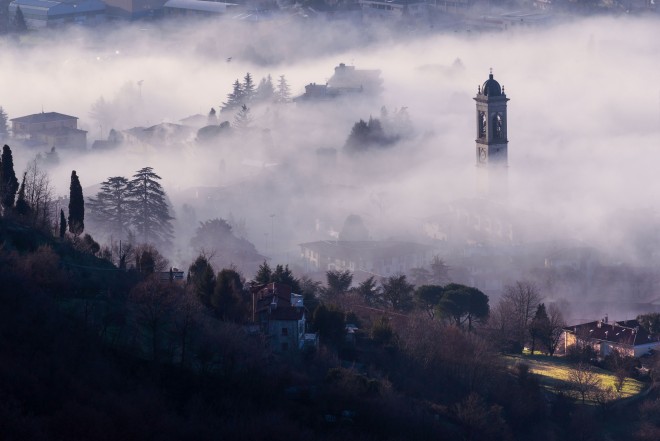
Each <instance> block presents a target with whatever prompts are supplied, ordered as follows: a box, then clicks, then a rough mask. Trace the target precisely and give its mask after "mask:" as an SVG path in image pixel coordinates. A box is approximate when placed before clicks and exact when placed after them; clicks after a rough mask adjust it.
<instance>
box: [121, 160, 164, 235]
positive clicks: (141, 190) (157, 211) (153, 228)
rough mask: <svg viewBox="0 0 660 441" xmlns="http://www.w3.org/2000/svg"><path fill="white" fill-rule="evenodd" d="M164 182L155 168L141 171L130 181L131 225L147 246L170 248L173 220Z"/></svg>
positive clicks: (146, 168)
mask: <svg viewBox="0 0 660 441" xmlns="http://www.w3.org/2000/svg"><path fill="white" fill-rule="evenodd" d="M160 179H161V177H160V176H158V175H157V174H156V173H154V171H153V169H152V168H151V167H144V168H142V169H140V170H138V171H137V172H136V173H135V174H134V175H133V179H132V180H131V181H130V182H129V189H128V196H129V199H130V202H129V211H130V217H131V221H132V222H131V223H132V225H133V226H134V227H135V229H136V231H137V235H138V237H139V238H140V240H142V241H143V242H145V243H151V244H154V245H157V246H161V245H166V246H168V245H170V244H171V242H172V239H173V237H174V234H173V228H172V222H171V221H172V219H174V218H173V217H172V216H171V215H170V211H169V207H168V205H167V201H166V196H165V191H164V190H163V187H162V186H161V185H160V183H159V182H158V181H159V180H160Z"/></svg>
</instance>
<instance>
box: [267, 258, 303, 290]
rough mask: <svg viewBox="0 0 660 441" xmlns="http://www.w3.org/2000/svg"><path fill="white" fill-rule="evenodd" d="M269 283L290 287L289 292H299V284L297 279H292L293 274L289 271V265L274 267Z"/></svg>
mask: <svg viewBox="0 0 660 441" xmlns="http://www.w3.org/2000/svg"><path fill="white" fill-rule="evenodd" d="M270 281H271V282H275V283H282V284H284V285H289V286H290V287H291V292H295V293H299V292H300V282H299V281H298V279H296V278H295V277H293V273H292V272H291V270H290V269H289V265H286V266H282V265H277V266H276V267H275V271H273V274H272V276H271V279H270Z"/></svg>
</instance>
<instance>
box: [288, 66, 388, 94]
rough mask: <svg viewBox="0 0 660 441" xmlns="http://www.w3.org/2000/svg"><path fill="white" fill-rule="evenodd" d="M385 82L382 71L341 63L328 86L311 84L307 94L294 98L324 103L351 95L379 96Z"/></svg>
mask: <svg viewBox="0 0 660 441" xmlns="http://www.w3.org/2000/svg"><path fill="white" fill-rule="evenodd" d="M382 84H383V80H382V79H381V78H380V70H377V69H374V70H368V69H356V68H355V66H347V65H346V64H344V63H340V64H339V66H337V67H335V73H334V75H332V77H331V78H330V79H329V80H328V82H327V83H326V84H316V83H310V84H308V85H306V86H305V93H304V94H303V95H301V96H299V97H296V98H294V101H296V102H303V101H323V100H329V99H333V98H337V97H342V96H351V95H359V94H365V95H378V94H379V93H380V92H381V91H382Z"/></svg>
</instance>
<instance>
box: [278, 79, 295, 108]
mask: <svg viewBox="0 0 660 441" xmlns="http://www.w3.org/2000/svg"><path fill="white" fill-rule="evenodd" d="M276 101H277V102H278V103H288V102H289V101H291V88H290V87H289V83H287V82H286V78H285V77H284V75H280V79H279V81H278V82H277V91H276Z"/></svg>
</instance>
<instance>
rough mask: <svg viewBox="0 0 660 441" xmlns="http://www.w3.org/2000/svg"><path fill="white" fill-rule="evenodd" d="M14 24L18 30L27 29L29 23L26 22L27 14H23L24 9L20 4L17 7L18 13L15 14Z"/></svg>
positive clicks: (23, 30)
mask: <svg viewBox="0 0 660 441" xmlns="http://www.w3.org/2000/svg"><path fill="white" fill-rule="evenodd" d="M12 25H13V27H14V30H15V31H16V32H25V31H27V23H26V22H25V15H23V11H22V10H21V7H20V6H18V7H16V13H15V15H14V20H13V23H12Z"/></svg>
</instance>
